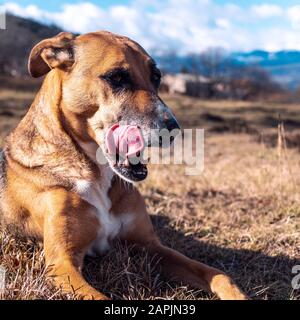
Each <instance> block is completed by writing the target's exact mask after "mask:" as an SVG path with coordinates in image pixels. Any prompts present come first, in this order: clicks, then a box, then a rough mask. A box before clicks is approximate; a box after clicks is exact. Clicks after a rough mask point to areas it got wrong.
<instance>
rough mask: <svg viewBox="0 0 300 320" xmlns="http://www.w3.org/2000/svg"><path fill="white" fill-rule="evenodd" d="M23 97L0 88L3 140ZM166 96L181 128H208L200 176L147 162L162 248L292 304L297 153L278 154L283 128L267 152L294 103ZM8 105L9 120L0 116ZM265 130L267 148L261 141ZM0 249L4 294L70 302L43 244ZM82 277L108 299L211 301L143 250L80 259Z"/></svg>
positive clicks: (1, 240)
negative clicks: (47, 263) (172, 277)
mask: <svg viewBox="0 0 300 320" xmlns="http://www.w3.org/2000/svg"><path fill="white" fill-rule="evenodd" d="M24 94H25V95H26V94H28V93H24ZM12 98H13V99H12ZM30 98H31V97H27V96H23V95H22V93H19V94H18V95H16V94H15V93H14V94H13V96H9V93H7V92H6V93H5V94H4V93H3V92H1V91H0V123H5V124H6V125H7V128H6V129H5V130H4V131H3V130H2V129H1V136H2V137H3V136H4V134H5V133H6V131H7V130H8V129H10V128H12V127H13V126H14V125H15V124H16V122H17V121H18V120H19V118H20V117H21V115H22V114H23V113H24V111H25V109H24V108H22V107H21V105H23V106H24V103H26V102H28V101H27V99H30ZM165 98H166V100H167V101H168V102H169V104H170V105H171V106H172V107H173V108H174V110H175V113H176V114H177V115H178V117H179V119H180V120H181V122H182V123H183V125H184V126H185V127H187V126H199V127H205V128H206V129H207V130H206V138H205V170H204V172H203V173H202V174H201V175H199V176H189V177H187V176H185V175H184V167H183V166H162V165H161V166H152V167H151V168H150V176H149V178H148V179H147V181H146V182H145V183H142V184H141V186H140V188H141V190H142V192H143V194H144V195H145V197H146V201H147V205H148V208H149V212H150V213H151V217H152V220H153V223H154V225H155V228H156V230H157V232H158V233H159V235H160V237H161V239H162V241H163V243H165V244H167V245H169V246H171V247H173V248H176V249H177V250H179V251H181V252H183V253H185V254H186V255H188V256H189V257H192V258H195V259H197V260H199V261H203V262H206V263H209V264H210V265H213V266H216V267H218V268H220V269H222V270H224V271H226V272H228V273H229V274H230V275H231V276H232V277H233V278H234V279H235V280H236V281H237V282H238V283H239V285H240V286H241V287H242V288H243V289H244V290H245V291H246V292H247V293H248V294H249V295H250V296H251V297H252V298H255V299H299V298H300V293H299V291H298V292H297V291H293V289H292V287H291V279H292V276H293V275H292V273H291V269H292V266H294V265H296V264H300V259H299V258H300V250H299V248H300V237H299V235H300V234H299V233H300V206H299V200H300V199H299V195H300V193H299V187H300V153H299V151H298V149H297V147H296V148H291V149H286V148H285V145H284V141H285V138H284V137H283V135H282V131H280V132H281V134H280V137H281V139H279V142H280V148H279V149H278V148H275V147H272V146H273V145H276V143H277V129H276V127H277V123H276V119H277V114H278V113H279V112H278V111H280V113H281V118H283V119H284V120H293V122H292V121H286V122H287V125H286V129H287V132H286V133H285V134H286V135H287V136H288V135H290V134H295V130H297V121H300V119H299V116H298V115H300V113H299V109H300V106H297V105H284V106H280V105H268V104H260V105H256V104H253V103H245V102H241V103H239V102H238V103H237V102H209V101H199V100H194V99H188V98H182V97H165ZM7 103H14V105H15V107H14V108H12V109H9V108H8V105H7ZM258 107H259V108H258ZM8 109H9V110H10V111H11V112H12V113H13V116H9V115H7V114H4V115H3V114H1V112H3V111H7V110H8ZM233 118H235V119H238V120H235V122H234V121H233V120H232V119H233ZM266 119H269V120H270V119H273V120H274V124H273V123H272V122H271V121H270V122H269V123H267V121H266ZM8 120H9V121H8ZM232 121H233V122H232ZM233 124H234V125H235V126H236V128H235V129H234V130H232V127H231V126H232V125H233ZM245 128H247V130H245ZM262 132H264V133H268V134H269V135H270V137H272V139H271V140H272V143H267V144H266V143H264V139H263V138H262V135H261V133H262ZM274 141H275V142H276V143H275V142H274ZM296 146H297V144H296ZM0 245H1V250H0V265H3V266H5V268H6V269H7V277H6V280H7V286H6V290H5V292H4V294H3V296H2V298H4V299H36V298H41V299H72V295H63V294H62V293H61V292H60V291H59V290H57V289H56V288H54V287H53V286H51V281H49V280H46V277H45V270H44V259H43V250H42V247H41V245H39V244H36V243H34V242H33V241H32V240H21V239H18V237H16V236H12V235H11V234H10V233H7V232H6V231H4V230H3V231H2V232H0ZM85 276H86V278H87V279H88V281H90V283H91V284H93V285H94V286H95V287H97V288H98V289H99V290H102V291H104V292H106V293H107V294H109V295H111V296H112V297H113V298H115V299H157V298H163V299H214V298H215V297H214V296H212V295H209V294H207V293H205V292H203V291H200V290H194V289H192V288H190V287H186V286H183V285H180V284H176V283H170V282H168V281H167V280H166V279H163V278H162V277H161V276H160V274H159V268H158V267H157V266H156V262H155V261H153V260H151V258H150V257H149V256H148V255H147V253H146V252H139V251H137V250H136V249H135V248H134V246H129V245H127V244H123V243H120V242H118V241H117V242H116V244H115V247H114V249H113V250H112V251H111V252H110V253H109V254H107V255H105V256H104V257H99V258H97V259H87V260H86V267H85Z"/></svg>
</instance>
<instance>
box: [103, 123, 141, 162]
mask: <svg viewBox="0 0 300 320" xmlns="http://www.w3.org/2000/svg"><path fill="white" fill-rule="evenodd" d="M105 144H106V147H107V150H108V153H109V154H113V155H116V154H117V153H118V154H119V155H121V156H122V157H124V158H127V157H130V156H135V155H136V154H137V153H138V152H140V151H142V150H143V149H144V147H145V144H144V139H143V137H142V134H141V131H140V129H139V128H138V127H137V126H128V125H126V126H120V125H119V124H115V125H113V126H112V127H111V128H110V129H109V130H108V132H107V134H106V139H105Z"/></svg>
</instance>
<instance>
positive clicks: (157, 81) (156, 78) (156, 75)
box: [151, 69, 161, 88]
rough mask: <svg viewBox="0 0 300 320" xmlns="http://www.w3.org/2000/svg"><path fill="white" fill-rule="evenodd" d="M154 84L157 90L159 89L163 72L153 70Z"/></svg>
mask: <svg viewBox="0 0 300 320" xmlns="http://www.w3.org/2000/svg"><path fill="white" fill-rule="evenodd" d="M151 80H152V82H153V84H154V86H155V87H156V88H158V87H159V85H160V81H161V72H160V71H159V70H158V69H155V70H153V73H152V79H151Z"/></svg>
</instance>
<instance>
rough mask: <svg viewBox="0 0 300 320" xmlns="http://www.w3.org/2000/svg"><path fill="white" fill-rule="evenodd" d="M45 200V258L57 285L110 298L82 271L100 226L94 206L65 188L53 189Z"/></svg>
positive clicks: (89, 295)
mask: <svg viewBox="0 0 300 320" xmlns="http://www.w3.org/2000/svg"><path fill="white" fill-rule="evenodd" d="M43 200H44V201H43V202H44V203H45V204H46V210H45V211H44V212H45V216H44V250H45V258H46V264H47V267H48V270H49V273H50V275H52V276H54V280H55V283H56V285H57V286H59V287H62V289H63V291H65V292H71V293H75V294H76V296H77V297H78V298H81V299H97V300H107V299H108V298H107V297H106V296H105V295H104V294H102V293H100V292H98V291H97V290H95V289H94V288H93V287H91V286H90V285H89V284H88V283H87V282H86V281H85V280H84V278H83V276H82V274H81V269H82V265H83V259H84V255H85V252H86V250H87V248H88V246H89V245H90V243H91V242H92V241H93V240H94V239H95V237H96V235H97V227H98V226H99V222H98V220H97V219H96V218H95V215H93V214H92V210H93V208H92V207H91V206H90V205H89V204H87V203H86V202H84V201H83V200H82V199H80V198H79V197H78V196H77V195H76V194H73V193H69V192H67V191H65V190H55V191H51V192H49V193H47V194H46V195H44V196H43Z"/></svg>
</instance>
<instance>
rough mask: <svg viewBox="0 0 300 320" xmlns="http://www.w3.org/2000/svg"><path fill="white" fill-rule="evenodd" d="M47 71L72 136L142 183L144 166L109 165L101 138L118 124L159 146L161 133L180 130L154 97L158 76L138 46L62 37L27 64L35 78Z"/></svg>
mask: <svg viewBox="0 0 300 320" xmlns="http://www.w3.org/2000/svg"><path fill="white" fill-rule="evenodd" d="M51 69H54V70H55V71H53V72H57V73H58V74H59V79H61V81H60V82H61V83H60V85H61V90H62V99H61V109H62V112H63V115H64V118H65V121H66V122H67V124H68V127H70V128H71V130H72V134H73V135H75V136H76V138H77V139H78V140H79V141H82V142H90V141H91V140H93V141H95V142H96V143H97V144H98V145H99V146H100V147H101V149H102V151H103V153H104V154H105V155H106V157H107V159H108V160H109V163H110V165H111V167H112V168H113V170H114V171H116V172H117V173H118V174H119V175H120V176H121V177H122V178H123V179H125V180H129V181H140V180H143V179H145V178H146V176H147V169H146V167H145V165H143V164H141V163H138V164H132V163H130V162H128V161H126V159H123V158H121V157H117V159H116V161H115V159H114V161H112V159H111V157H110V155H109V154H108V152H107V146H106V144H105V136H106V134H107V132H109V130H110V129H111V127H112V126H113V125H114V124H116V123H121V124H127V125H132V126H135V127H136V128H139V129H140V130H141V132H142V136H143V137H144V142H145V145H147V146H150V145H151V144H153V143H155V142H156V143H157V142H158V143H160V141H161V139H160V137H159V130H162V129H165V130H168V131H169V132H171V131H173V132H174V130H175V131H176V130H178V129H179V126H178V123H177V121H176V119H175V117H174V116H173V114H172V112H171V111H170V109H169V108H168V107H167V106H166V105H165V104H164V103H163V101H162V100H161V99H160V98H159V96H158V87H159V85H160V80H161V73H160V71H159V69H158V68H157V66H156V64H155V62H154V60H153V59H152V58H151V57H150V56H149V55H148V54H147V53H146V51H145V50H144V49H143V48H142V47H141V46H140V45H138V44H137V43H136V42H134V41H132V40H130V39H128V38H126V37H122V36H118V35H115V34H112V33H109V32H95V33H89V34H85V35H81V36H78V37H75V36H74V35H72V34H70V33H60V34H59V35H57V36H56V37H53V38H51V39H46V40H44V41H42V42H40V43H39V44H37V45H36V46H35V47H34V48H33V50H32V52H31V55H30V58H29V72H30V74H31V75H32V76H33V77H40V76H42V75H45V74H46V73H48V72H49V71H50V70H51ZM152 129H154V130H155V132H157V137H155V135H153V131H152V132H151V130H152ZM171 136H173V135H171ZM155 140H156V141H155Z"/></svg>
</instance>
